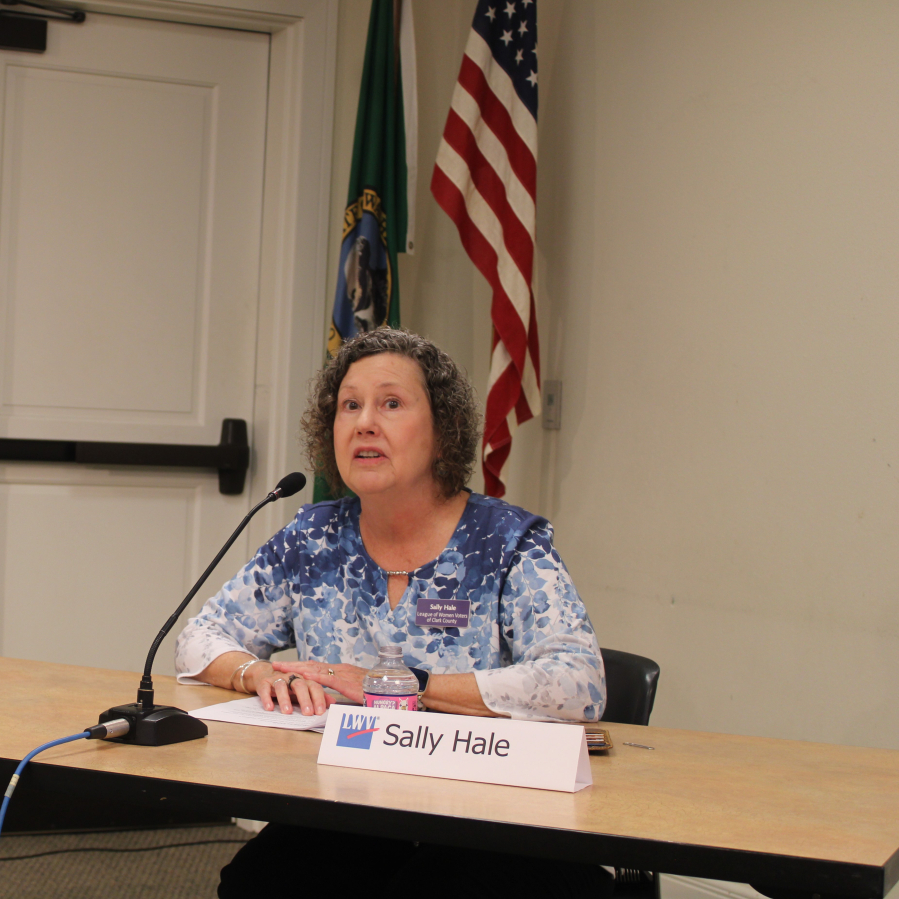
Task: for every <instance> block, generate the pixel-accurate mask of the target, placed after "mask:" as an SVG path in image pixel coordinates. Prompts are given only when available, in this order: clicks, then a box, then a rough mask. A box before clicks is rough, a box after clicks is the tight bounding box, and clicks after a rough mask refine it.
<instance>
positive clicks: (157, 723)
mask: <svg viewBox="0 0 899 899" xmlns="http://www.w3.org/2000/svg"><path fill="white" fill-rule="evenodd" d="M305 486H306V476H305V475H303V474H301V473H300V472H298V471H295V472H293V473H292V474H289V475H286V476H285V477H283V478H281V480H280V481H279V482H278V486H277V487H275V489H274V490H272V491H271V493H269V494H268V495H267V496H266V497H265V499H264V500H262V501H261V502H259V503H257V504H256V505H255V506H253V508H252V509H250V511H249V512H248V513H247V514H246V516H245V517H244V519H243V521H241V523H240V524H239V525H238V526H237V529H236V530H235V531H234V533H233V534H232V535H231V536H230V537H229V538H228V540H227V542H226V543H225V545H224V546H223V547H222V548H221V549H220V550H219V552H218V555H217V556H216V557H215V558H214V559H213V560H212V562H211V563H210V565H209V567H208V568H207V569H206V570H205V571H204V572H203V574H202V575H200V579H199V580H198V581H197V582H196V583H195V584H194V585H193V587H192V588H191V590H190V592H189V593H188V594H187V596H185V597H184V599H183V600H182V601H181V604H180V605H179V606H178V608H177V609H175V611H174V612H173V613H172V615H171V616H170V617H169V619H168V621H166V623H165V624H164V625H163V626H162V630H160V631H159V633H158V634H157V635H156V639H155V640H154V641H153V645H152V646H151V647H150V651H149V653H147V661H146V664H145V665H144V673H143V677H141V681H140V686H139V687H138V690H137V702H136V703H133V704H132V705H125V706H116V707H115V708H112V709H109V710H108V711H106V712H104V713H103V714H102V715H101V716H100V723H101V724H103V723H105V722H106V721H109V720H111V719H113V718H125V719H126V720H128V721H129V722H130V723H131V724H132V726H131V729H130V731H129V732H128V733H127V735H125V736H122V737H120V738H119V739H120V741H121V742H124V743H138V744H139V745H143V746H148V745H149V746H161V745H163V744H165V743H179V742H181V741H183V740H192V739H195V738H196V737H202V736H206V734H207V732H208V731H207V728H206V725H205V724H203V722H202V721H200V720H198V719H196V718H191V717H190V716H189V715H187V713H186V712H183V711H181V709H176V708H173V707H172V706H157V705H155V704H154V690H153V678H152V675H151V672H152V670H153V662H154V660H155V658H156V652H157V650H158V649H159V647H160V645H161V643H162V641H163V640H164V639H165V638H166V637H167V636H168V634H169V631H171V629H172V628H173V627H174V626H175V622H176V621H177V620H178V618H179V617H180V616H181V613H182V612H183V611H184V610H185V609H186V608H187V606H188V603H190V601H191V600H192V599H193V598H194V596H196V595H197V591H198V590H199V589H200V587H202V586H203V584H205V583H206V579H207V578H208V577H209V575H210V574H212V572H213V570H214V569H215V567H216V565H218V563H219V562H221V560H222V557H223V556H224V555H225V553H226V552H228V550H229V549H231V546H232V545H233V543H234V541H235V540H236V539H237V538H238V537H239V536H240V534H241V532H242V531H243V529H244V528H245V527H246V526H247V525H248V524H249V523H250V519H251V518H252V517H253V516H254V515H255V514H256V513H257V512H258V511H259V510H260V509H261V508H262V507H263V506H266V505H268V504H269V503H273V502H275V501H276V500H279V499H282V498H284V497H288V496H293V495H294V494H295V493H298V492H299V491H300V490H302V489H303V487H305ZM174 718H179V719H180V720H177V721H173V720H172V719H174ZM151 719H152V723H151ZM183 719H186V720H183ZM166 721H169V722H171V723H170V724H164V723H163V722H166ZM142 723H144V724H146V725H149V726H145V727H141V724H142ZM200 728H202V731H201V730H200Z"/></svg>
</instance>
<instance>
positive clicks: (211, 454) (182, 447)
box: [0, 418, 250, 496]
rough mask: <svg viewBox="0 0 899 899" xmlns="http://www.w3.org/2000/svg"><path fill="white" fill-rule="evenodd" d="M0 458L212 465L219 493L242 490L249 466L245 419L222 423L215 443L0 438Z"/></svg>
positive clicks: (179, 466) (234, 419) (89, 463)
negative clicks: (198, 444)
mask: <svg viewBox="0 0 899 899" xmlns="http://www.w3.org/2000/svg"><path fill="white" fill-rule="evenodd" d="M0 462H77V463H79V464H81V465H141V466H144V467H147V468H151V467H154V466H159V467H165V468H214V469H216V470H217V471H218V475H219V493H223V494H225V495H226V496H237V495H239V494H241V493H243V488H244V483H245V482H246V477H247V469H248V468H249V467H250V444H249V442H248V440H247V423H246V422H245V421H244V420H243V419H242V418H226V419H224V420H223V421H222V437H221V441H220V442H219V444H218V446H196V445H190V444H180V443H101V442H99V441H95V440H27V439H24V440H23V439H18V438H10V437H0Z"/></svg>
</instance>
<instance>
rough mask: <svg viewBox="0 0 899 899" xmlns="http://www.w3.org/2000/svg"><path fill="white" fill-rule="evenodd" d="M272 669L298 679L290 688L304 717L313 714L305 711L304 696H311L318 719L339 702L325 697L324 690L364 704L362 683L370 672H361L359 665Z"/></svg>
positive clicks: (279, 666)
mask: <svg viewBox="0 0 899 899" xmlns="http://www.w3.org/2000/svg"><path fill="white" fill-rule="evenodd" d="M272 667H273V668H274V670H275V671H276V672H279V673H281V674H286V675H291V674H296V675H298V677H297V678H296V680H294V681H293V683H292V684H291V686H292V688H293V691H294V693H295V694H296V696H297V699H299V700H300V708H301V709H303V714H304V715H308V714H312V713H311V712H306V711H305V709H304V707H303V699H302V698H301V696H302V695H303V694H304V693H308V694H309V696H310V698H311V699H312V704H313V706H314V708H315V714H316V715H321V714H322V713H323V712H324V711H325V709H326V708H327V707H328V706H330V705H331V704H332V703H334V702H335V701H336V700H335V699H334V697H333V696H329V695H328V694H327V693H325V692H324V691H323V690H322V687H328V688H329V689H331V690H336V691H337V692H338V693H342V694H343V695H344V696H346V698H347V699H351V700H352V701H353V702H360V703H361V702H362V701H363V696H362V681H363V680H364V679H365V675H366V674H368V669H367V668H360V667H359V666H358V665H327V664H325V663H324V662H275V663H274V664H273V666H272ZM316 696H321V697H322V705H321V706H319V704H318V703H317V702H315V697H316ZM319 708H320V709H321V711H319Z"/></svg>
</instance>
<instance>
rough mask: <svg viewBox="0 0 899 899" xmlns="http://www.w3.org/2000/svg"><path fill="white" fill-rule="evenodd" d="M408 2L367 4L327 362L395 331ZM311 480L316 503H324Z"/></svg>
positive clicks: (412, 121) (411, 62)
mask: <svg viewBox="0 0 899 899" xmlns="http://www.w3.org/2000/svg"><path fill="white" fill-rule="evenodd" d="M416 105H417V92H416V85H415V42H414V38H413V32H412V7H411V0H372V5H371V17H370V18H369V22H368V40H367V42H366V45H365V63H364V66H363V69H362V86H361V89H360V91H359V109H358V112H357V113H356V136H355V141H354V143H353V163H352V167H351V169H350V187H349V192H348V197H347V205H346V210H345V211H344V214H343V240H342V242H341V245H340V262H339V266H338V270H337V290H336V293H335V296H334V311H333V313H332V316H331V327H330V330H329V333H328V342H327V355H328V357H331V356H333V355H334V354H335V353H336V352H337V350H338V349H339V348H340V345H341V344H342V343H343V342H344V340H347V339H348V338H350V337H352V336H353V335H355V334H358V333H359V332H360V331H372V330H374V329H375V328H379V327H381V326H382V325H385V324H386V325H390V327H393V328H397V327H399V324H400V291H399V281H398V279H397V266H396V257H397V253H404V252H411V251H412V247H413V238H412V231H413V225H414V221H413V218H414V209H415V189H414V185H415V178H416V174H417V171H416V170H417V163H416V150H415V137H416V131H417V113H416ZM329 496H330V495H329V491H328V487H327V484H326V483H325V482H324V481H323V480H322V479H321V478H316V480H315V495H314V500H315V502H319V501H320V500H323V499H328V498H329Z"/></svg>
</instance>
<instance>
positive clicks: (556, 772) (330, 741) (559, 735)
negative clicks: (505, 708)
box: [318, 705, 593, 793]
mask: <svg viewBox="0 0 899 899" xmlns="http://www.w3.org/2000/svg"><path fill="white" fill-rule="evenodd" d="M318 763H319V764H320V765H338V766H341V767H344V768H366V769H368V770H370V771H392V772H395V773H397V774H419V775H424V776H425V777H448V778H451V779H453V780H475V781H480V782H481V783H494V784H507V785H509V786H514V787H536V788H538V789H541V790H562V791H565V792H567V793H574V792H575V791H577V790H582V789H583V788H584V787H588V786H590V785H591V784H592V783H593V776H592V774H591V772H590V758H589V756H588V754H587V739H586V736H585V734H584V728H583V727H578V726H571V725H567V724H545V723H542V722H536V721H512V720H511V719H509V718H475V717H470V716H468V715H437V714H429V713H427V712H400V711H396V710H394V709H366V708H361V707H358V706H353V707H352V708H347V707H346V706H343V707H341V706H339V705H335V706H333V707H332V708H331V709H330V710H329V712H328V723H327V725H326V726H325V732H324V735H323V737H322V745H321V749H320V750H319V753H318Z"/></svg>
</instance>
